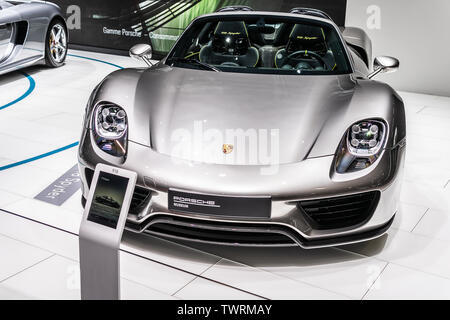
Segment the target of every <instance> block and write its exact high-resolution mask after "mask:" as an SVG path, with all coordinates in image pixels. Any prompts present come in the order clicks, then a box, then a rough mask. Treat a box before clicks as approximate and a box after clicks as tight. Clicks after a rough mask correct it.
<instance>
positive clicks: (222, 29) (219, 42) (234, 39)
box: [213, 21, 250, 54]
mask: <svg viewBox="0 0 450 320" xmlns="http://www.w3.org/2000/svg"><path fill="white" fill-rule="evenodd" d="M249 47H250V41H249V38H248V33H247V28H246V26H245V23H244V22H243V21H221V22H219V23H218V24H217V27H216V30H215V31H214V39H213V49H214V51H215V52H220V53H224V54H245V53H246V52H247V50H248V48H249Z"/></svg>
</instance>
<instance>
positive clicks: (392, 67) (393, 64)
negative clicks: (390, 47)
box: [368, 56, 400, 79]
mask: <svg viewBox="0 0 450 320" xmlns="http://www.w3.org/2000/svg"><path fill="white" fill-rule="evenodd" d="M399 67H400V61H398V59H396V58H393V57H388V56H379V57H376V58H375V61H374V62H373V69H374V71H373V72H372V73H371V74H369V76H368V77H369V79H372V78H373V77H375V76H376V75H377V74H379V73H391V72H395V71H397V70H398V68H399Z"/></svg>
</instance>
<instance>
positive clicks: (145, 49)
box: [130, 43, 153, 67]
mask: <svg viewBox="0 0 450 320" xmlns="http://www.w3.org/2000/svg"><path fill="white" fill-rule="evenodd" d="M152 53H153V50H152V46H151V45H149V44H143V43H140V44H136V45H134V46H133V47H131V49H130V57H131V58H133V59H135V60H138V61H144V62H145V63H146V64H148V65H149V66H150V67H151V66H153V63H152V62H151V59H152Z"/></svg>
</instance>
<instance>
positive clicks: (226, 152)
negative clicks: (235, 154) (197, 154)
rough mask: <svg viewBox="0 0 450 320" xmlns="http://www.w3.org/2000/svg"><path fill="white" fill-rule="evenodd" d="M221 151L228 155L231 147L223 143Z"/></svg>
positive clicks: (231, 149)
mask: <svg viewBox="0 0 450 320" xmlns="http://www.w3.org/2000/svg"><path fill="white" fill-rule="evenodd" d="M222 151H223V153H224V154H229V153H231V152H232V151H233V145H232V144H227V143H225V144H224V145H222Z"/></svg>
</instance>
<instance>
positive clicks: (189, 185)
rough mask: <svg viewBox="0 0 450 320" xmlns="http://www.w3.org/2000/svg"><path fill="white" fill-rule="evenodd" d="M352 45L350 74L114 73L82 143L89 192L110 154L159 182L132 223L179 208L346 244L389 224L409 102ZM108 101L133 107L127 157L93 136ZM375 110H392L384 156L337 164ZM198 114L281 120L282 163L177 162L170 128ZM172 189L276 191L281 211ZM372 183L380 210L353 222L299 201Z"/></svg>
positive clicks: (210, 119)
mask: <svg viewBox="0 0 450 320" xmlns="http://www.w3.org/2000/svg"><path fill="white" fill-rule="evenodd" d="M221 14H227V15H229V14H235V13H221ZM240 14H242V13H240ZM246 14H252V13H246ZM267 14H269V15H270V14H272V13H267ZM277 15H280V14H277ZM286 15H288V14H286ZM303 18H309V19H320V18H311V17H303ZM323 21H324V22H327V21H326V20H323ZM335 28H337V27H336V26H335ZM345 47H346V46H345ZM346 50H347V52H348V53H349V54H351V57H352V58H351V59H350V60H351V61H352V64H353V67H354V68H355V69H354V72H353V73H352V74H348V75H337V76H303V75H302V76H293V75H260V74H243V73H227V72H220V73H218V72H210V71H203V70H192V69H183V68H177V67H170V66H167V65H165V64H164V60H163V61H161V62H160V63H158V64H157V65H155V66H153V67H151V68H147V69H145V68H143V69H125V70H121V71H116V72H114V73H112V74H110V75H109V76H107V77H106V78H105V79H104V80H103V81H102V83H100V84H99V86H97V88H96V89H95V90H94V92H93V93H92V95H91V98H90V100H89V102H88V105H87V108H86V114H85V120H84V128H83V133H82V138H81V142H80V148H79V167H80V173H81V177H82V181H83V195H84V197H86V196H87V193H88V185H87V178H86V175H85V170H84V169H85V168H94V167H95V165H96V164H97V163H107V164H111V165H116V166H120V167H123V168H126V169H128V170H133V171H136V172H138V181H137V184H138V185H140V186H143V187H146V188H149V189H151V190H152V191H153V193H152V200H151V202H150V204H149V205H148V206H147V208H146V209H145V210H144V211H145V212H141V213H140V214H139V215H138V216H131V215H130V216H129V222H130V223H135V224H136V223H138V224H140V225H141V226H145V225H150V224H152V223H154V222H155V221H156V219H167V217H170V216H178V217H186V218H190V219H192V223H194V224H195V222H196V221H197V222H200V221H204V220H208V221H217V222H233V223H239V225H242V226H243V227H245V226H246V225H248V224H252V225H257V224H260V225H261V226H263V225H272V226H279V227H282V228H284V229H283V230H284V231H280V233H283V232H284V233H285V232H286V231H289V232H291V233H292V234H294V235H297V236H299V237H302V238H304V239H311V240H316V239H335V240H333V242H332V245H338V244H343V243H348V242H349V241H343V240H339V238H340V237H342V236H349V235H355V234H359V233H361V232H368V231H371V230H374V228H378V227H380V226H383V225H386V223H388V222H389V221H391V219H392V218H393V216H394V215H395V213H396V212H397V203H398V197H399V192H400V186H401V176H402V171H403V170H402V168H403V163H404V154H405V141H406V129H405V113H404V105H403V102H402V100H401V98H400V97H399V96H398V94H397V93H396V92H395V91H394V90H393V89H392V88H391V87H389V86H388V85H387V84H384V83H381V82H377V81H373V80H370V79H368V77H367V76H368V74H369V73H370V71H369V70H368V68H367V67H366V65H365V63H364V62H363V61H362V60H361V59H360V58H359V57H358V55H356V54H355V53H354V52H353V51H352V50H351V49H349V48H347V47H346ZM229 93H232V94H229ZM101 101H108V102H112V103H115V104H118V105H120V106H121V107H122V108H124V109H125V110H126V112H127V116H128V119H129V146H128V154H127V157H126V159H118V158H115V157H112V156H109V155H107V154H106V153H105V152H103V151H102V150H100V149H99V148H98V147H97V145H96V144H95V142H93V139H92V132H91V130H92V128H91V125H90V123H91V121H90V117H91V114H92V108H93V107H94V106H95V105H96V104H97V103H99V102H101ZM187 110H188V112H187ZM365 119H382V120H384V122H385V123H386V125H387V129H388V130H387V137H386V139H387V140H386V144H385V147H384V149H383V151H382V153H381V155H380V156H379V158H378V159H377V160H376V162H375V163H374V164H373V165H372V166H370V167H369V168H367V169H364V170H361V171H357V172H353V173H346V174H338V173H336V172H335V171H334V168H335V161H336V159H335V154H336V150H337V148H338V146H339V144H340V142H341V140H342V139H343V137H345V136H346V134H347V130H348V129H349V128H350V127H351V125H352V124H354V123H356V122H358V121H361V120H365ZM195 120H206V122H205V123H206V124H207V127H209V128H215V129H218V130H220V131H223V130H226V129H228V128H242V129H244V130H245V129H248V128H260V129H271V128H279V129H280V137H281V139H280V159H279V168H278V172H277V173H276V174H274V175H261V174H260V169H261V168H262V167H263V165H261V164H257V165H250V164H249V163H245V162H242V163H238V164H235V165H228V164H225V163H221V162H218V163H199V162H196V161H194V160H193V159H188V158H187V159H177V161H176V165H175V164H174V162H173V161H172V160H173V159H172V158H171V156H170V154H171V153H170V150H171V148H172V147H173V146H172V145H171V141H170V134H171V132H173V130H175V129H178V128H184V129H185V130H187V131H189V130H192V128H191V126H190V125H191V124H192V122H193V121H195ZM220 151H221V146H218V152H220ZM169 188H177V189H184V190H191V191H192V192H199V193H206V194H217V195H238V196H271V197H272V199H273V201H272V216H271V218H270V219H267V220H264V221H261V220H255V219H253V220H252V219H245V218H242V219H239V220H236V218H230V219H227V218H225V217H213V216H207V217H205V216H204V215H202V216H200V215H194V214H183V213H174V212H169V210H168V208H167V202H168V200H167V192H168V189H169ZM372 190H379V191H380V192H381V198H380V201H379V204H378V206H377V208H376V210H375V213H374V214H373V216H372V218H371V219H370V220H369V221H368V222H366V223H364V224H363V225H358V226H354V227H349V228H342V229H333V230H314V229H312V228H311V226H310V225H309V224H308V222H307V221H306V220H305V218H304V217H303V216H302V213H301V212H300V211H299V209H297V207H296V206H295V204H293V201H297V200H307V199H318V198H327V197H334V196H340V195H348V194H354V193H359V192H366V191H372ZM379 235H380V234H377V235H376V236H379ZM373 237H375V236H368V237H367V238H364V239H360V240H358V241H362V240H367V239H369V238H373ZM297 242H298V244H299V245H301V243H300V242H299V241H297ZM350 242H351V241H350Z"/></svg>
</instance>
